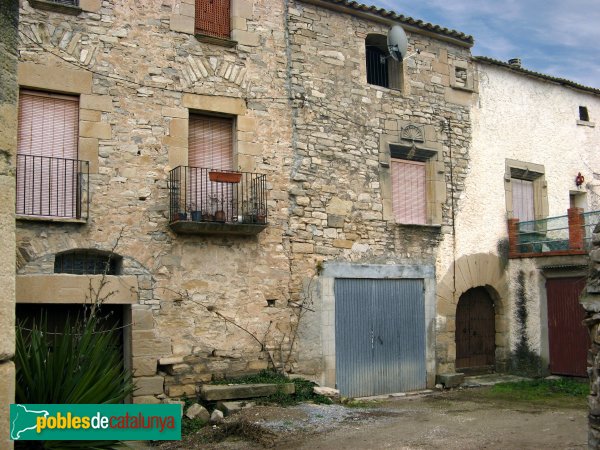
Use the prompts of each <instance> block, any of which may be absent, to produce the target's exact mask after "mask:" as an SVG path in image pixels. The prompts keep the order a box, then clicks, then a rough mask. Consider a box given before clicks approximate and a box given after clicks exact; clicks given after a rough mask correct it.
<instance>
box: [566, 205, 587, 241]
mask: <svg viewBox="0 0 600 450" xmlns="http://www.w3.org/2000/svg"><path fill="white" fill-rule="evenodd" d="M567 214H568V216H569V250H583V238H584V236H585V228H584V221H583V209H581V208H569V210H568V211H567Z"/></svg>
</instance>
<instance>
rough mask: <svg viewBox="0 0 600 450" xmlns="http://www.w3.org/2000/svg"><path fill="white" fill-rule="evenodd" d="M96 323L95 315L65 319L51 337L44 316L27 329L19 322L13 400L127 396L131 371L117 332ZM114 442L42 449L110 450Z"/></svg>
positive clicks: (64, 400) (51, 445)
mask: <svg viewBox="0 0 600 450" xmlns="http://www.w3.org/2000/svg"><path fill="white" fill-rule="evenodd" d="M101 325H102V319H101V318H99V317H97V316H96V315H91V316H87V317H86V316H84V318H81V317H77V318H75V319H74V320H73V321H71V320H70V319H69V318H67V321H66V323H65V326H64V328H63V329H62V331H61V332H56V333H55V332H54V330H50V331H49V330H48V325H47V321H46V319H45V318H41V319H40V320H39V321H37V322H36V321H34V322H33V324H32V325H31V327H30V328H29V329H26V328H25V327H24V325H23V324H19V326H17V330H16V352H15V353H16V355H15V365H16V392H15V394H16V395H15V398H16V402H17V403H24V404H28V403H29V404H56V403H62V404H74V403H88V404H89V403H92V404H101V403H120V402H122V401H124V400H125V399H126V398H127V397H128V396H129V395H131V393H132V392H133V390H134V385H133V382H132V378H131V373H130V372H129V371H128V370H127V369H125V368H124V366H123V359H122V356H121V352H120V350H119V335H118V333H117V330H116V328H115V327H112V328H109V329H106V328H103V327H102V326H101ZM17 443H18V442H17ZM23 444H25V446H27V444H26V443H23ZM29 444H33V442H30V443H29ZM116 444H117V442H115V441H102V442H92V441H86V442H75V441H60V442H59V441H46V442H44V443H43V447H42V448H49V449H50V448H112V447H114V446H115V445H116ZM35 445H39V444H35ZM19 447H22V445H19ZM38 448H39V447H38Z"/></svg>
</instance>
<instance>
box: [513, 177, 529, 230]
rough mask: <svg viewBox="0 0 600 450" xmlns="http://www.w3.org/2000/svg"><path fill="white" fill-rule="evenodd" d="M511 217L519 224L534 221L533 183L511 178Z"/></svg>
mask: <svg viewBox="0 0 600 450" xmlns="http://www.w3.org/2000/svg"><path fill="white" fill-rule="evenodd" d="M511 183H512V200H513V217H514V218H515V219H519V220H520V221H521V222H523V221H528V220H535V212H534V206H533V181H529V180H520V179H518V178H512V179H511Z"/></svg>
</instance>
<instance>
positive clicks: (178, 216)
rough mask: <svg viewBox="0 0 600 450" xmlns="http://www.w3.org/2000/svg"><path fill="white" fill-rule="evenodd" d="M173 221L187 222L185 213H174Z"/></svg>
mask: <svg viewBox="0 0 600 450" xmlns="http://www.w3.org/2000/svg"><path fill="white" fill-rule="evenodd" d="M173 220H174V221H178V220H187V213H184V212H178V213H175V216H174V217H173Z"/></svg>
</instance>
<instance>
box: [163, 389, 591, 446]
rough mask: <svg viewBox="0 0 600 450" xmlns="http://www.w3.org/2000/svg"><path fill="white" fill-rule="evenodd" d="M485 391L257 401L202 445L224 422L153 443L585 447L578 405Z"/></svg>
mask: <svg viewBox="0 0 600 450" xmlns="http://www.w3.org/2000/svg"><path fill="white" fill-rule="evenodd" d="M486 389H489V388H477V389H466V390H460V391H452V392H448V391H446V392H436V393H434V394H430V395H426V396H410V397H400V398H393V399H386V400H380V401H376V402H363V403H361V404H360V407H346V406H342V405H313V404H302V405H298V406H294V407H288V408H281V407H273V406H257V407H254V408H252V409H248V410H245V411H242V412H241V413H239V414H238V415H236V416H232V417H231V418H228V419H227V421H226V423H230V424H233V423H237V424H238V425H239V424H240V421H241V423H242V425H241V426H238V425H235V427H237V429H236V430H235V431H234V432H232V433H231V437H229V438H227V439H226V440H224V441H222V442H219V443H208V442H207V439H208V435H210V434H211V433H218V432H219V430H220V429H221V428H223V427H224V426H225V428H227V426H231V425H219V426H217V427H213V428H211V427H209V428H208V429H205V430H203V431H202V432H200V433H199V434H198V435H196V436H192V437H190V438H188V439H186V440H184V441H182V442H179V443H172V444H167V445H163V446H161V449H169V450H170V449H179V448H182V449H184V448H185V449H194V448H197V449H200V448H202V449H232V450H234V449H260V448H265V447H271V448H282V449H283V448H285V449H294V450H299V449H310V450H317V449H407V450H408V449H542V448H554V449H584V448H587V417H586V415H587V409H586V407H585V405H583V404H577V405H575V404H564V405H562V404H560V405H556V404H536V405H535V406H534V405H531V404H528V403H525V402H508V401H504V400H501V399H500V400H498V399H495V400H490V399H489V398H487V397H485V396H484V395H482V394H484V393H485V390H486ZM235 427H234V428H235ZM241 435H243V436H244V438H241Z"/></svg>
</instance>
